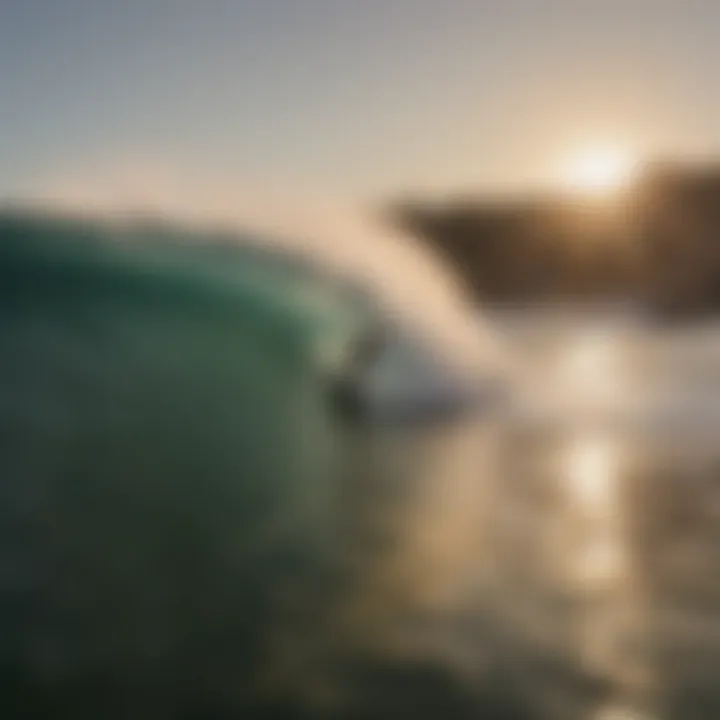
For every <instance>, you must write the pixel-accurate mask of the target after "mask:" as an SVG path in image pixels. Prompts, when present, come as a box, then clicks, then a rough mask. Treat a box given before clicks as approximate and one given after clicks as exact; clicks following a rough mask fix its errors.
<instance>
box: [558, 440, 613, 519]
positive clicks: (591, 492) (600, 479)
mask: <svg viewBox="0 0 720 720" xmlns="http://www.w3.org/2000/svg"><path fill="white" fill-rule="evenodd" d="M616 465H617V455H616V452H615V448H614V447H613V446H612V444H611V443H610V442H609V441H605V440H604V439H602V438H595V437H590V438H587V439H582V440H580V441H578V442H577V443H576V444H574V445H573V446H572V447H571V449H570V451H569V454H568V457H567V465H566V472H567V478H568V481H569V483H570V487H571V490H572V493H573V496H574V497H575V499H576V500H577V502H578V504H580V505H582V506H583V507H584V508H589V509H590V510H592V511H593V513H597V512H598V511H599V510H601V509H602V508H604V507H606V506H607V505H608V504H611V503H612V490H613V485H614V482H613V481H614V477H615V475H616V473H617V466H616Z"/></svg>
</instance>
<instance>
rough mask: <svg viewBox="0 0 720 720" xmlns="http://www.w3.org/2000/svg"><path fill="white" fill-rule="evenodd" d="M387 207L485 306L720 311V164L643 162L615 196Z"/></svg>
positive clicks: (461, 199)
mask: <svg viewBox="0 0 720 720" xmlns="http://www.w3.org/2000/svg"><path fill="white" fill-rule="evenodd" d="M392 213H393V216H394V219H395V220H396V221H397V222H399V223H400V224H401V225H402V226H403V227H404V228H405V229H408V230H410V231H412V232H413V233H415V234H417V235H419V236H420V237H421V238H423V239H424V240H426V241H427V242H429V243H430V244H431V245H432V246H434V247H435V248H436V249H438V250H439V251H440V252H441V253H442V254H444V255H445V256H446V258H448V259H449V261H450V262H451V263H452V264H454V265H455V266H456V268H457V269H458V270H459V271H460V273H461V275H462V277H463V278H464V280H465V281H466V282H467V283H468V285H469V286H470V287H471V288H472V290H473V291H474V292H475V294H476V296H477V297H478V299H480V300H482V301H484V302H487V303H554V302H626V301H631V302H634V303H636V304H637V305H639V306H640V307H642V308H644V309H646V310H649V311H652V312H657V313H662V314H680V315H697V314H701V313H702V314H704V313H708V312H715V311H717V310H720V165H710V164H706V165H702V166H700V165H694V166H692V165H685V166H682V165H674V164H659V163H658V164H654V165H648V166H647V167H646V168H645V169H644V170H643V171H642V172H640V173H638V174H637V175H636V177H635V179H634V181H633V182H632V183H631V184H630V185H629V186H628V187H626V188H624V189H622V190H621V191H618V192H617V193H614V194H607V195H597V196H592V195H586V196H582V195H580V194H573V193H564V194H563V193H560V192H556V193H545V194H536V195H533V196H528V195H526V196H520V197H515V198H506V199H503V200H489V199H487V198H482V197H470V196H466V197H458V198H455V199H453V200H451V201H448V202H445V203H442V204H438V203H436V204H432V203H428V202H424V201H415V200H411V201H406V202H402V203H397V204H396V205H395V206H394V207H393V209H392Z"/></svg>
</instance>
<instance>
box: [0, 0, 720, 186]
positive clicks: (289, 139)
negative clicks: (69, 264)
mask: <svg viewBox="0 0 720 720" xmlns="http://www.w3.org/2000/svg"><path fill="white" fill-rule="evenodd" d="M718 69H720V4H718V3H716V2H715V1H714V0H620V1H618V0H487V1H484V0H61V1H60V0H0V98H2V99H1V100H0V128H1V129H2V141H0V195H2V196H4V197H8V196H10V197H12V196H14V195H22V194H23V193H27V192H30V193H32V192H42V191H43V188H46V187H49V186H53V185H57V184H58V183H60V184H61V183H63V182H68V183H72V182H79V181H81V180H82V178H83V177H87V178H91V177H95V176H97V173H98V172H101V171H102V170H103V169H107V168H113V167H124V168H125V169H126V171H127V169H128V168H130V169H131V170H130V172H131V173H132V168H138V170H137V172H138V174H141V173H142V171H141V170H140V168H144V169H145V170H144V172H146V173H147V172H150V170H148V169H153V172H155V173H156V174H157V173H161V174H164V175H165V176H168V175H183V174H184V175H185V176H188V177H189V176H192V177H194V178H196V179H198V178H207V179H208V182H210V181H212V182H216V183H219V182H223V179H225V180H224V182H226V183H228V184H230V185H232V184H234V183H237V184H243V185H244V186H248V187H251V186H258V187H259V186H267V187H277V188H283V189H290V190H292V189H293V188H296V189H300V190H303V191H312V192H316V193H319V194H322V193H327V194H338V195H342V196H347V197H362V198H390V197H393V196H395V195H405V194H407V193H430V194H433V193H435V194H437V193H452V192H456V191H465V192H466V191H468V190H478V191H483V190H495V189H499V188H502V189H504V188H508V189H513V188H519V187H524V186H526V185H528V184H533V183H538V182H553V181H554V180H556V179H557V176H558V173H559V167H560V166H561V163H562V162H563V158H564V157H565V155H567V154H568V153H572V152H573V148H576V147H577V148H582V147H583V146H588V145H592V144H593V143H609V144H616V145H618V146H622V147H625V148H627V149H628V151H629V152H631V153H633V154H634V155H637V156H638V157H654V156H663V157H668V156H671V157H674V156H683V157H684V156H688V155H705V154H715V153H718V154H720V83H718V80H717V71H718ZM93 173H95V175H93Z"/></svg>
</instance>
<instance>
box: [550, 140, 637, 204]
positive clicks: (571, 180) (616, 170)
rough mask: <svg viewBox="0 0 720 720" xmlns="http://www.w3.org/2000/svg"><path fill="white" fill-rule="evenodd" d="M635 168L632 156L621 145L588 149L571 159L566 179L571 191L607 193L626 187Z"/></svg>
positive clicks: (568, 163) (565, 174) (576, 153)
mask: <svg viewBox="0 0 720 720" xmlns="http://www.w3.org/2000/svg"><path fill="white" fill-rule="evenodd" d="M635 165H636V163H635V159H634V158H633V156H632V154H631V153H629V152H628V151H626V150H625V149H623V148H621V147H619V146H617V147H616V146H612V145H606V146H603V145H596V146H588V147H586V148H582V149H580V150H578V151H576V152H574V153H573V154H571V155H570V156H569V159H568V161H567V163H566V167H565V172H564V179H565V183H566V184H567V186H568V187H570V188H572V189H575V190H580V191H583V192H592V193H606V192H611V191H613V190H617V189H620V188H621V187H623V186H624V185H626V184H627V183H628V182H629V180H630V178H631V175H632V172H633V169H634V168H635Z"/></svg>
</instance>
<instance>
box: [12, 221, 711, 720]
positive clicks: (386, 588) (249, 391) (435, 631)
mask: <svg viewBox="0 0 720 720" xmlns="http://www.w3.org/2000/svg"><path fill="white" fill-rule="evenodd" d="M13 222H15V221H13ZM63 227H66V228H67V227H68V226H67V225H65V226H63ZM50 230H51V232H50V235H51V236H53V237H55V238H56V239H57V237H56V236H57V235H58V232H59V229H58V227H55V226H54V227H51V229H50ZM68 232H69V233H70V235H72V236H73V237H74V238H76V239H75V240H73V241H72V242H71V243H69V244H63V243H56V242H55V241H54V240H53V241H52V242H50V244H48V236H47V234H48V227H47V225H43V224H42V223H41V224H40V225H33V226H32V227H30V226H27V225H20V226H18V225H17V224H14V225H13V224H12V222H10V224H7V223H6V224H5V225H3V226H2V235H3V238H4V242H3V245H2V246H1V249H0V253H2V262H0V281H1V282H0V300H1V303H0V332H1V335H2V343H1V344H0V378H1V379H2V386H1V388H0V389H1V391H0V428H1V430H0V443H1V445H0V447H1V452H0V492H1V493H2V502H0V537H2V553H1V554H0V622H1V623H2V625H1V626H0V629H1V630H2V632H0V638H1V641H0V709H2V713H1V714H2V717H3V718H5V717H7V718H11V719H14V718H25V717H43V718H70V717H72V718H93V720H94V719H95V718H110V719H111V720H112V719H114V718H118V719H123V720H124V718H148V719H150V718H152V719H154V720H155V719H156V720H175V719H177V720H182V719H183V718H186V719H189V718H205V719H206V720H213V719H214V718H239V717H243V718H248V717H249V718H255V717H257V718H297V717H302V718H358V719H362V718H368V719H374V718H388V719H389V718H393V719H394V718H398V717H417V718H437V717H453V718H477V717H482V718H490V719H495V718H496V719H498V720H510V719H512V720H535V719H537V720H546V719H547V720H565V719H567V720H585V719H587V720H640V719H641V718H647V719H648V720H674V719H675V718H677V719H678V720H680V719H682V720H695V719H696V718H697V719H698V720H710V719H711V718H716V717H717V716H718V711H719V710H720V690H719V689H718V688H719V687H720V682H718V681H719V680H720V676H719V674H718V670H717V668H718V667H720V663H719V662H718V661H720V581H718V579H717V573H716V572H715V571H716V569H717V562H718V558H719V557H720V535H718V528H720V525H719V524H718V519H720V484H719V480H718V471H719V469H720V449H719V446H720V444H719V443H718V434H717V428H718V424H717V422H716V421H715V420H716V416H717V415H718V413H719V412H720V391H719V390H718V389H717V388H718V387H719V386H718V383H717V382H716V374H717V367H718V363H717V362H716V360H717V359H720V357H718V356H720V327H718V326H715V325H713V324H712V323H709V324H705V325H703V326H696V327H692V328H690V327H685V328H662V327H659V326H651V325H649V324H647V323H645V322H643V321H642V320H641V319H639V318H637V317H634V316H631V315H629V314H624V313H617V312H615V313H609V312H608V313H593V314H590V313H589V312H577V311H576V312H573V313H570V312H569V311H568V312H559V311H557V310H554V311H546V312H539V311H537V310H534V311H532V310H515V311H512V312H496V313H489V312H487V311H485V312H483V313H482V320H481V322H482V328H483V332H484V331H485V330H486V329H487V328H488V327H491V328H492V329H493V332H494V333H496V334H497V335H498V336H499V337H501V338H502V341H503V344H504V347H505V350H506V352H507V353H508V365H512V367H513V372H512V374H511V375H509V376H508V379H507V382H508V384H509V390H510V391H511V392H509V393H508V394H507V395H506V396H504V402H503V403H500V404H498V403H494V404H492V405H489V404H488V405H486V404H485V403H483V402H480V403H478V404H477V405H476V406H475V409H474V412H473V413H468V412H467V411H466V410H467V408H465V407H463V412H462V413H458V414H457V415H456V416H453V415H452V414H450V415H448V413H447V412H443V413H442V414H439V415H437V417H433V416H432V413H430V414H429V415H428V414H425V415H423V417H422V422H419V421H418V422H413V421H412V419H413V418H412V417H411V416H408V415H407V414H406V415H405V416H403V417H402V421H400V420H398V421H396V422H389V423H388V422H383V423H379V422H375V421H374V420H373V419H372V418H370V419H368V418H366V419H365V420H363V419H362V418H357V417H350V418H345V417H340V416H338V415H337V412H336V407H335V406H334V405H333V402H332V393H331V392H329V391H330V389H331V381H332V379H333V378H334V377H336V375H337V372H338V370H341V369H342V368H343V367H344V366H343V362H344V358H346V355H345V354H344V351H345V350H346V349H347V348H348V347H352V345H353V342H354V340H355V339H357V338H358V337H361V336H362V333H363V332H364V328H365V327H366V323H367V319H368V316H372V312H373V309H372V308H370V307H368V306H366V305H365V304H364V303H363V302H361V301H359V300H358V298H357V297H356V296H355V295H353V296H352V297H351V298H347V297H345V296H343V298H344V299H342V300H341V299H340V296H338V295H337V293H336V292H335V290H334V289H333V288H331V287H328V286H324V285H323V284H322V283H318V282H316V281H315V280H313V281H311V282H309V283H308V282H307V276H305V275H302V274H300V275H297V274H296V273H295V271H294V270H293V268H292V267H289V266H287V265H282V264H281V266H278V265H272V269H269V268H268V266H267V265H266V263H265V261H264V260H262V261H260V260H258V259H257V258H256V260H252V258H250V257H248V256H245V258H244V260H243V262H242V263H241V267H238V266H237V265H233V261H232V257H234V253H233V252H230V254H229V256H228V255H226V254H223V253H219V254H218V255H213V256H212V258H211V257H209V256H208V255H206V254H204V253H201V256H202V257H198V255H197V248H196V246H194V245H189V246H181V247H178V246H176V245H172V252H171V253H170V254H168V250H167V248H164V247H163V246H162V245H160V244H157V243H150V244H149V245H147V244H145V243H140V249H139V250H137V249H135V250H132V251H131V252H128V248H127V246H126V245H123V246H118V245H116V244H114V243H115V240H117V239H118V238H117V237H114V238H108V237H106V238H104V241H103V242H100V243H99V244H98V242H97V241H98V238H97V237H94V238H90V240H91V242H90V245H84V244H82V243H80V244H77V241H76V240H77V236H78V235H82V232H80V230H79V228H78V226H72V228H71V230H69V231H68ZM13 233H15V235H13ZM18 233H19V234H18ZM90 234H91V235H92V233H90ZM109 240H112V241H111V242H108V241H109ZM175 240H177V238H175ZM218 252H219V251H218ZM223 252H224V251H223ZM238 327H242V332H241V333H238V332H237V328H238ZM387 351H388V352H390V353H391V354H392V353H394V352H397V354H396V356H395V357H394V361H393V362H390V363H389V366H390V367H392V368H394V370H393V372H394V373H395V374H394V375H393V374H392V373H391V374H390V376H389V377H388V376H386V377H384V379H383V383H382V387H383V388H384V390H383V391H382V392H390V394H392V393H391V391H392V389H393V387H392V386H393V383H397V384H398V385H399V384H401V383H404V390H403V393H404V396H403V397H405V398H407V393H408V392H410V391H412V390H413V388H412V387H411V386H412V385H413V383H416V387H415V388H414V391H413V392H414V393H415V394H418V395H419V394H422V392H423V389H424V387H425V386H426V385H427V375H426V374H424V373H419V374H417V375H416V374H414V373H412V372H410V369H409V366H408V365H406V364H407V363H409V362H410V360H408V359H407V357H406V353H407V348H400V347H398V348H397V351H396V350H394V349H393V346H392V345H391V346H390V347H389V348H388V350H387ZM446 370H447V368H446ZM409 387H410V390H408V388H409ZM381 394H382V393H381ZM411 394H412V393H411Z"/></svg>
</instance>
